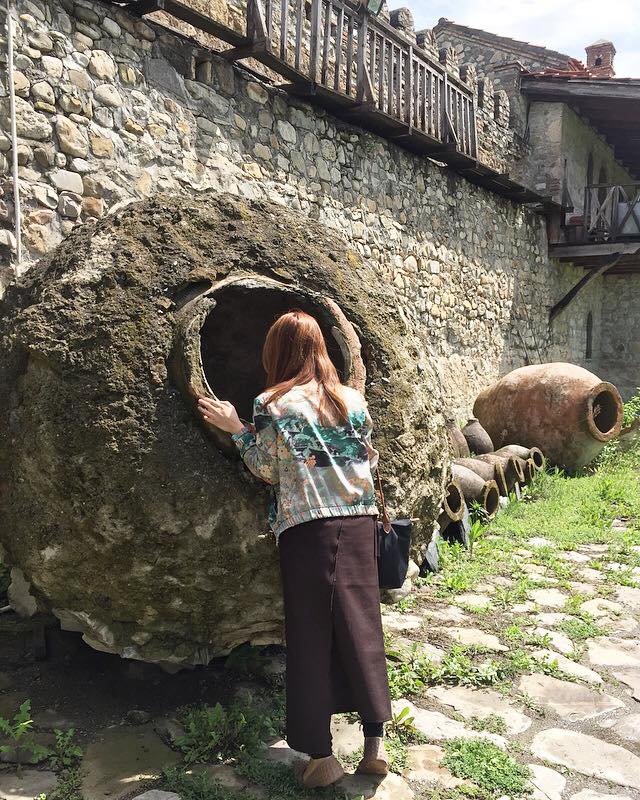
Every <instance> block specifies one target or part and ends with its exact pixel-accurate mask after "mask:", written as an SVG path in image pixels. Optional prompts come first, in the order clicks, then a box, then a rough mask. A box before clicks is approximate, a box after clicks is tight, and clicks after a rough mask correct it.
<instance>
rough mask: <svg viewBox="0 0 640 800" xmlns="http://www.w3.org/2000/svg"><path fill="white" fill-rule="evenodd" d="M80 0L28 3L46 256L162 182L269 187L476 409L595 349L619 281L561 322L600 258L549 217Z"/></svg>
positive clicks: (34, 169)
mask: <svg viewBox="0 0 640 800" xmlns="http://www.w3.org/2000/svg"><path fill="white" fill-rule="evenodd" d="M64 3H65V8H66V10H65V8H63V7H62V6H61V5H60V4H59V3H57V2H53V0H47V1H46V2H45V0H18V3H17V7H18V9H17V10H18V16H19V18H17V19H16V23H17V27H18V31H17V40H16V49H17V52H16V67H17V69H18V75H17V76H16V84H17V88H18V95H19V96H18V99H17V103H18V120H17V122H18V131H19V135H20V152H19V156H20V162H21V167H20V178H21V187H22V193H23V214H24V222H25V228H24V242H25V245H26V249H27V255H28V260H31V261H33V260H34V259H36V258H38V257H39V256H41V255H43V254H44V253H47V252H49V251H50V250H51V249H52V248H54V247H55V246H56V244H57V243H58V242H59V241H60V240H61V239H62V237H64V236H65V235H66V234H67V233H68V232H69V231H70V230H71V229H72V228H73V227H74V226H75V225H78V224H91V223H92V222H93V221H94V220H95V219H97V218H98V217H101V216H103V215H104V214H106V213H108V212H109V210H113V208H114V207H116V206H118V205H119V204H121V203H126V202H130V201H135V200H137V199H140V198H143V197H147V196H149V195H152V194H153V193H155V192H157V191H164V192H173V193H179V194H182V195H189V194H193V193H195V192H198V191H200V190H203V189H211V188H213V189H214V190H220V191H228V192H231V193H233V194H236V195H239V196H243V197H256V198H268V199H271V200H273V201H275V202H278V203H281V204H283V205H286V206H288V207H289V208H291V209H293V210H296V211H298V212H299V213H300V214H302V215H308V216H309V217H312V218H314V219H317V220H319V221H320V222H322V223H323V224H326V225H327V226H329V227H331V228H333V229H335V230H337V231H339V232H340V233H341V235H343V236H344V237H345V238H346V240H347V241H348V242H349V243H350V245H351V246H352V247H354V248H356V249H357V250H358V251H359V252H360V253H361V254H362V255H363V256H364V258H365V259H369V260H370V261H371V263H372V264H373V265H374V266H375V268H376V270H377V273H378V274H379V276H380V281H384V282H387V283H388V284H389V285H392V286H393V287H394V288H395V293H396V298H397V313H398V315H399V316H400V317H401V319H403V320H404V322H405V324H406V325H407V328H408V329H410V330H412V331H415V332H416V333H417V334H418V335H420V336H421V338H422V341H423V343H424V348H425V352H426V353H427V354H428V355H429V356H430V358H431V361H432V363H433V364H434V367H435V368H436V369H437V371H438V374H439V379H440V382H441V383H442V385H443V387H444V393H445V397H446V402H447V404H448V410H450V411H451V412H452V413H454V414H456V415H457V416H458V417H460V418H462V417H463V416H464V415H466V414H467V413H468V412H469V410H470V407H471V405H472V403H473V399H474V398H475V396H476V394H477V392H478V391H479V390H480V389H481V388H482V387H484V386H486V385H487V384H489V383H490V382H491V381H493V380H494V379H495V378H497V377H498V376H499V375H500V374H503V373H504V372H506V371H508V370H510V369H512V368H515V367H517V366H520V365H522V364H524V363H527V361H532V362H538V361H546V360H560V359H564V360H573V361H576V362H577V363H583V359H584V345H585V329H584V324H583V320H584V318H585V317H586V314H587V313H588V311H589V310H591V311H592V313H593V314H594V319H599V316H600V302H601V299H600V298H601V292H602V281H594V282H593V284H592V285H591V286H590V287H589V288H588V289H587V290H586V291H585V292H584V293H582V294H581V295H580V296H579V298H578V300H576V302H575V303H574V304H572V306H571V307H570V309H569V310H568V311H566V312H565V313H564V314H563V315H561V316H560V317H559V318H558V320H557V321H556V322H555V323H554V325H553V328H552V329H550V328H549V325H548V312H549V308H550V307H551V306H552V305H553V304H555V302H556V301H557V300H558V299H559V298H560V297H562V296H563V295H564V294H565V292H566V291H567V290H568V289H569V288H570V287H571V286H572V285H573V284H574V283H575V282H576V281H577V280H578V279H579V278H580V277H581V276H582V270H578V269H573V268H571V267H567V266H559V265H557V264H554V263H551V262H549V261H548V258H547V240H546V233H545V224H544V220H543V219H542V218H541V217H539V216H537V215H536V214H534V213H533V212H531V211H529V210H527V209H525V208H523V207H522V206H518V205H516V204H515V203H512V202H510V201H508V200H505V199H503V198H500V197H498V196H496V195H493V194H491V193H490V192H487V191H485V190H484V189H482V188H480V187H477V186H473V185H471V184H469V183H468V182H467V181H465V180H464V179H463V178H462V177H460V176H458V175H456V174H455V173H453V172H452V171H450V170H448V169H446V168H444V167H441V166H439V165H437V164H435V163H434V162H432V161H430V160H428V159H425V158H421V157H418V156H414V155H412V154H410V153H407V152H406V151H403V150H401V149H399V148H397V147H395V146H394V145H392V144H390V143H388V142H387V141H384V140H382V139H380V138H379V137H377V136H375V135H373V134H371V133H367V132H364V131H362V130H361V129H359V128H357V127H354V126H349V125H347V124H344V123H341V122H339V121H337V120H336V119H334V118H332V117H331V116H330V115H328V114H325V113H324V112H322V111H319V110H317V109H313V108H311V107H309V106H308V105H305V104H304V103H302V102H300V101H297V100H294V99H292V98H291V97H289V96H287V95H286V94H284V93H283V92H282V91H281V90H279V89H275V88H273V87H269V86H267V85H265V84H262V83H260V82H259V81H258V80H257V79H256V78H255V76H252V75H251V74H249V73H246V72H243V71H242V70H241V69H240V68H234V67H231V66H230V65H229V64H227V63H226V62H224V61H223V60H222V59H219V58H217V57H216V56H212V61H211V65H212V67H211V72H210V74H209V75H207V74H203V73H201V74H200V78H201V80H199V81H195V80H192V77H191V76H192V62H193V53H194V47H197V46H195V45H193V44H192V43H190V42H189V41H187V40H185V39H182V38H180V37H178V36H177V35H175V34H173V33H170V32H168V31H166V30H165V29H163V28H161V27H159V26H155V25H152V24H151V25H150V24H146V23H142V22H140V21H136V20H134V19H133V18H130V17H127V15H126V14H124V12H122V11H121V10H117V9H116V8H115V7H114V6H111V5H109V4H102V3H100V2H88V0H76V2H75V3H73V5H72V3H71V1H70V0H64ZM69 11H71V13H69ZM0 51H2V52H4V51H6V44H5V43H4V42H0ZM8 127H9V120H8V102H7V99H6V98H5V99H2V100H1V105H0V153H1V155H0V160H1V162H2V163H1V164H0V167H2V173H3V175H4V176H5V177H4V178H3V179H2V182H1V183H0V189H1V192H2V197H0V225H1V226H2V229H1V230H0V236H2V237H3V238H2V239H0V241H3V242H5V243H9V244H10V243H11V229H12V225H13V221H12V208H13V203H12V196H11V182H10V180H9V179H8V173H7V165H8V159H9V156H10V153H9V149H10V140H9V138H8ZM4 252H5V262H4V263H5V269H4V279H5V281H6V280H8V279H10V277H11V273H10V270H9V269H8V268H7V267H6V264H7V262H8V259H7V258H6V248H5V251H4ZM26 266H28V261H27V264H26ZM371 313H372V314H375V313H376V310H375V309H371ZM596 327H597V326H596Z"/></svg>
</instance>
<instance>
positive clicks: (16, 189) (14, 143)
mask: <svg viewBox="0 0 640 800" xmlns="http://www.w3.org/2000/svg"><path fill="white" fill-rule="evenodd" d="M7 48H8V53H7V55H8V59H7V81H8V83H9V86H8V87H7V88H8V90H9V114H10V119H11V153H12V161H13V217H14V225H15V237H16V266H15V270H16V276H18V275H19V274H20V262H21V261H22V231H21V220H20V181H19V178H18V134H17V131H16V96H15V86H14V82H13V74H14V71H13V17H12V16H11V0H7Z"/></svg>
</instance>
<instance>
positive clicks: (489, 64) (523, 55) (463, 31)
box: [433, 17, 569, 73]
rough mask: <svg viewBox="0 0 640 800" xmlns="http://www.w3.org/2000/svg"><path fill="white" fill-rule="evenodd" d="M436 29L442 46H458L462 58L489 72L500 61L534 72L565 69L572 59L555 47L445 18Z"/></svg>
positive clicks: (456, 47)
mask: <svg viewBox="0 0 640 800" xmlns="http://www.w3.org/2000/svg"><path fill="white" fill-rule="evenodd" d="M433 32H434V34H435V36H436V39H437V40H438V44H439V46H440V47H449V46H452V47H455V49H456V50H457V51H458V54H459V56H460V60H461V61H463V62H466V61H469V62H473V63H474V64H476V65H477V67H478V69H479V70H481V71H482V72H486V73H491V72H493V71H494V69H495V67H496V66H498V65H499V64H506V63H509V62H513V61H518V62H519V63H520V64H522V65H523V66H524V67H526V69H528V70H529V71H531V72H538V71H540V70H543V69H547V68H549V67H556V68H560V69H564V68H566V66H567V62H568V60H569V56H567V55H564V53H559V52H557V51H556V50H549V49H548V48H546V47H539V46H537V45H531V44H529V43H528V42H521V41H518V40H517V39H510V38H509V37H507V36H496V35H495V34H493V33H489V32H488V31H483V30H478V29H477V28H468V27H467V26H465V25H457V24H456V23H455V22H451V21H450V20H448V19H445V18H444V17H443V18H441V19H440V20H439V21H438V24H437V25H436V26H435V27H434V29H433Z"/></svg>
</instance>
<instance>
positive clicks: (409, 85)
mask: <svg viewBox="0 0 640 800" xmlns="http://www.w3.org/2000/svg"><path fill="white" fill-rule="evenodd" d="M404 104H405V111H404V113H405V119H406V121H407V122H408V123H409V133H411V128H413V113H412V109H413V45H412V44H410V45H409V53H408V55H407V74H406V75H405V78H404Z"/></svg>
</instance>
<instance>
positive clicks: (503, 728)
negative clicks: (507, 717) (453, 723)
mask: <svg viewBox="0 0 640 800" xmlns="http://www.w3.org/2000/svg"><path fill="white" fill-rule="evenodd" d="M466 725H467V727H468V728H471V730H472V731H486V732H487V733H497V734H498V735H499V736H505V735H506V734H507V733H508V731H507V723H506V722H505V721H504V719H503V718H502V717H500V716H498V715H497V714H489V715H488V716H486V717H471V718H470V719H468V720H467V721H466Z"/></svg>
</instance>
